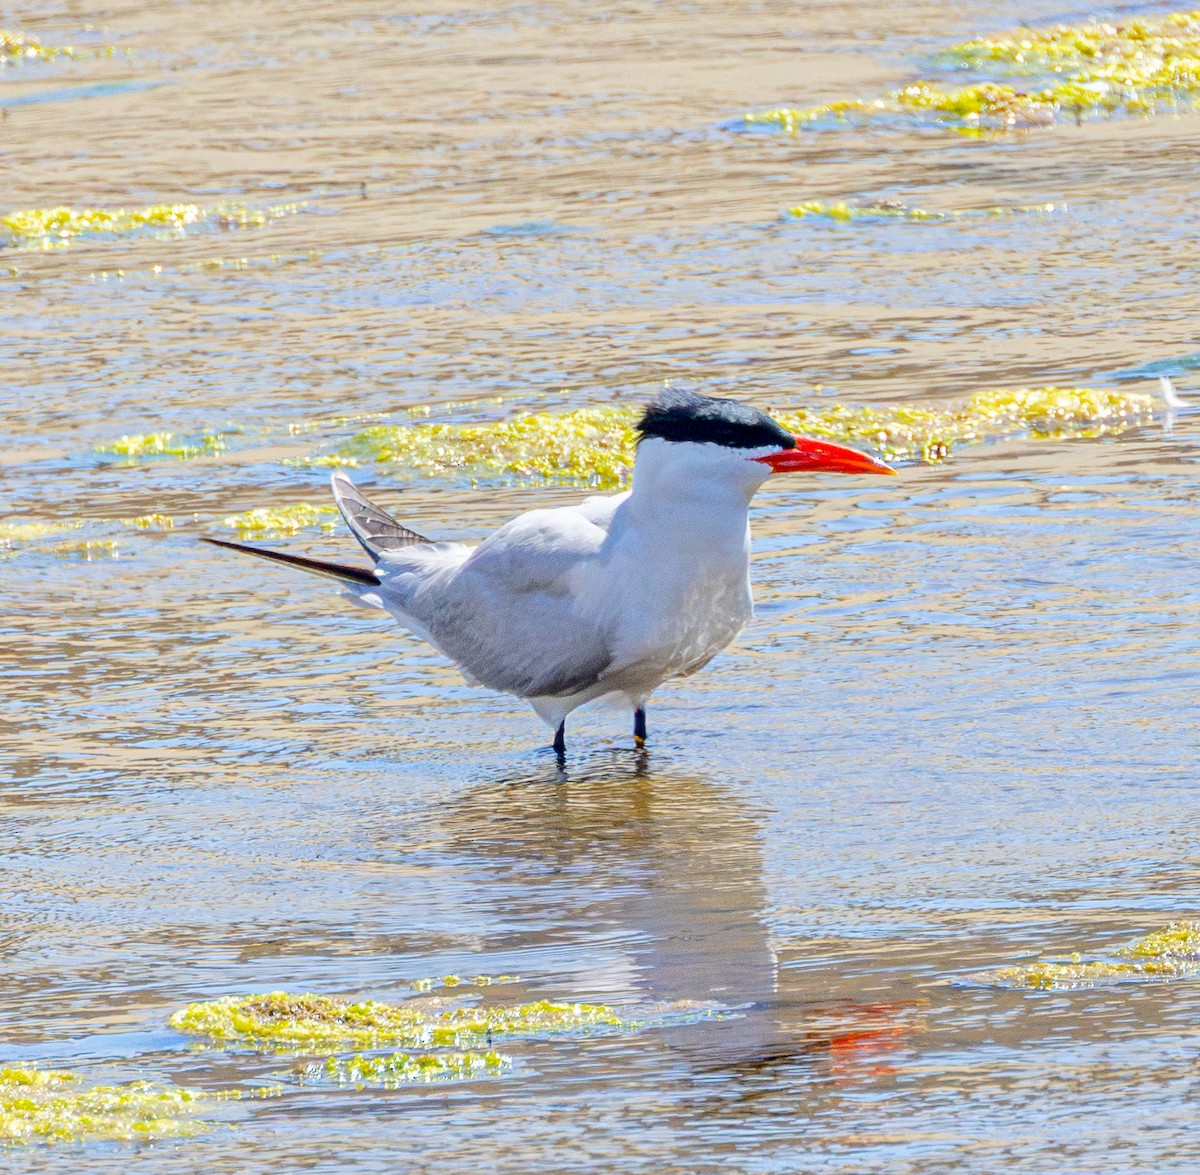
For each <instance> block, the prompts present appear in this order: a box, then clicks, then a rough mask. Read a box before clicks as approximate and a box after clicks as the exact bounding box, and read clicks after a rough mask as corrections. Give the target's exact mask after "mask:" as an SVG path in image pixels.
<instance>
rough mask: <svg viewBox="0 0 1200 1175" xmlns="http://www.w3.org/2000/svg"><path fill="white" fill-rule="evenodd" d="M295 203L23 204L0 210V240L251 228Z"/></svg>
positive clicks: (54, 243)
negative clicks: (2, 213) (265, 205)
mask: <svg viewBox="0 0 1200 1175" xmlns="http://www.w3.org/2000/svg"><path fill="white" fill-rule="evenodd" d="M301 207H302V205H300V204H276V205H273V206H271V207H269V208H252V207H251V206H250V205H248V204H241V203H232V204H218V205H215V206H213V207H204V206H201V205H199V204H152V205H149V206H148V207H144V208H68V207H66V206H60V207H55V208H23V209H18V210H16V211H14V212H9V213H8V214H7V215H5V216H0V228H3V230H4V232H5V234H6V235H7V240H5V239H4V236H2V235H0V245H8V246H10V247H14V246H18V245H25V246H29V245H34V246H38V247H40V248H54V247H62V246H65V245H69V244H70V243H71V242H72V241H74V240H76V239H77V238H80V237H89V236H91V237H129V236H135V235H137V234H140V233H144V232H147V231H153V230H158V234H159V235H160V236H162V235H167V236H176V237H178V236H182V235H184V234H185V232H186V230H188V229H192V228H210V229H233V228H257V227H261V226H262V225H264V224H268V223H270V222H271V221H273V220H279V219H280V218H281V217H284V216H291V215H293V214H295V213H297V212H299V211H300V209H301Z"/></svg>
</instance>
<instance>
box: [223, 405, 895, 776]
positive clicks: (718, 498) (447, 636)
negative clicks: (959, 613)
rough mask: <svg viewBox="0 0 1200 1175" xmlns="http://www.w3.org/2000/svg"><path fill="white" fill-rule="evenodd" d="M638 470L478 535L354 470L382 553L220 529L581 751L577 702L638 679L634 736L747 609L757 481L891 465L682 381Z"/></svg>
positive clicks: (336, 478) (340, 480)
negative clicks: (300, 573) (370, 488)
mask: <svg viewBox="0 0 1200 1175" xmlns="http://www.w3.org/2000/svg"><path fill="white" fill-rule="evenodd" d="M638 431H639V433H640V437H639V441H638V448H637V457H636V459H635V461H634V466H633V484H632V488H631V489H629V490H628V491H626V492H625V493H621V494H613V495H612V496H599V497H591V498H585V499H584V500H583V501H582V502H580V503H579V504H578V505H577V506H561V507H557V508H554V509H548V510H530V511H529V512H528V513H526V514H522V515H520V516H519V517H517V518H514V519H513V520H512V521H511V522H507V523H505V524H504V525H503V526H502V527H500V529H499V530H497V531H495V532H494V533H493V534H491V535H490V536H489V537H488V538H487V539H485V540H484V541H483V542H482V543H480V544H479V545H478V546H477V547H468V546H465V545H463V544H462V543H441V542H433V541H431V540H429V539H426V538H423V537H422V536H421V535H419V534H416V533H415V532H414V531H411V530H409V529H408V528H407V527H404V526H401V525H400V523H398V522H397V521H396V520H395V519H394V518H392V517H391V516H390V515H388V514H387V513H385V512H384V511H383V510H381V509H379V507H378V506H375V505H373V504H372V503H371V502H369V501H367V499H366V498H364V497H363V496H362V494H360V493H359V491H358V490H357V489H356V488H355V486H354V483H353V482H352V481H351V480H350V478H349V477H348V476H347V475H346V474H345V473H343V472H341V471H340V470H339V471H338V472H337V473H335V474H334V475H333V478H332V482H333V496H334V499H335V501H336V502H337V505H338V509H339V510H340V511H341V512H342V517H343V518H345V520H346V524H347V525H348V526H349V527H350V530H351V531H352V532H353V533H354V537H355V538H357V539H358V541H359V542H360V543H361V544H362V546H363V548H364V549H365V550H366V552H367V554H368V555H370V556H371V558H372V559H373V560H374V563H375V567H374V570H372V571H367V570H366V569H364V568H358V567H351V566H347V565H345V564H340V563H327V562H324V561H322V560H317V559H309V558H306V557H304V556H299V555H288V554H284V553H282V552H280V551H273V550H266V549H263V548H260V547H250V546H246V545H245V544H243V543H232V542H227V541H225V540H222V539H206V540H205V541H206V542H210V543H214V544H215V545H217V546H220V547H230V548H232V549H233V550H235V551H245V552H247V553H248V554H251V555H258V556H260V557H262V558H264V559H271V560H274V561H276V562H279V563H286V564H288V565H289V566H292V567H298V568H301V569H302V570H305V571H311V572H315V573H316V574H319V575H327V576H332V577H333V578H334V579H337V580H339V581H341V583H342V585H343V594H344V595H345V596H347V597H348V598H349V599H351V600H354V601H355V602H356V603H359V604H362V605H365V606H366V607H370V608H378V609H381V610H383V611H385V612H388V613H390V614H391V615H392V616H394V617H395V618H396V619H397V620H398V621H399V622H400V623H401V624H402V625H404V627H405V628H407V629H409V630H410V631H411V632H413V633H415V634H416V635H417V636H420V637H422V638H423V639H425V640H427V641H428V642H429V643H430V644H431V645H433V646H434V647H435V648H436V649H439V650H440V651H441V652H442V653H444V654H445V655H446V656H447V657H449V658H450V660H451V661H453V662H454V663H455V665H457V666H458V668H459V669H460V670H461V671H462V674H463V676H464V677H465V678H466V679H467V681H468V682H469V683H470V684H472V685H484V686H488V687H489V688H490V689H494V690H500V691H502V692H504V693H509V694H515V695H516V696H517V697H519V698H524V699H525V700H526V701H528V702H529V704H530V705H531V706H532V707H533V708H534V709H535V710H536V711H537V713H538V714H539V715H540V716H541V718H542V719H543V720H544V721H545V722H546V723H547V724H548V725H549V726H550V728H551V729H552V730H553V731H554V749H555V751H556V752H557V753H558V755H559V758H560V759H561V758H562V756H563V755H564V754H565V752H566V736H565V728H566V718H567V715H568V714H570V713H571V711H572V710H574V709H576V707H578V706H582V705H584V703H586V702H591V701H594V700H595V699H597V698H601V697H605V696H607V695H617V696H618V698H620V697H624V698H625V699H627V700H628V703H629V705H630V706H631V707H632V708H633V713H634V725H633V732H634V738H635V740H636V741H637V745H638V746H639V747H641V746H644V745H645V740H646V701H647V699H648V698H649V697H650V694H651V693H652V692H653V691H654V690H655V689H656V688H657V687H658V686H659V685H661V684H662V682H664V681H666V680H667V679H668V678H672V677H681V676H686V675H687V674H690V673H695V672H696V670H697V669H700V668H701V667H703V666H704V665H706V664H707V663H708V662H709V661H710V660H711V659H712V658H713V657H714V656H715V655H716V654H717V653H719V652H720V651H721V650H722V649H723V648H724V647H725V646H726V645H727V644H729V642H730V641H731V640H733V638H734V637H735V636H737V634H738V633H739V632H740V631H741V629H742V626H743V625H744V624H745V623H746V621H747V620H749V619H750V616H751V611H752V606H753V603H752V598H751V593H750V519H749V507H750V499H751V498H752V497H753V496H754V492H755V490H757V489H758V487H759V486H760V485H762V483H763V482H764V481H766V479H767V478H768V477H769V476H770V475H771V474H772V473H792V472H805V471H814V472H832V473H887V474H894V473H895V470H894V469H891V468H890V467H889V466H887V465H884V464H883V463H882V462H881V461H877V460H875V458H874V457H870V456H868V455H867V454H865V453H861V452H859V451H858V450H857V449H851V448H847V447H845V446H843V445H835V444H832V443H831V442H829V441H819V440H814V439H811V438H809V437H794V436H792V434H791V433H790V432H788V431H787V430H786V429H785V428H783V426H782V425H780V424H779V423H778V422H777V421H775V420H772V419H771V417H769V416H767V415H766V414H765V413H762V412H759V411H758V410H757V409H756V408H751V407H749V406H748V405H746V404H741V403H738V402H737V401H736V400H725V399H717V398H714V397H711V396H701V395H698V394H697V393H695V392H684V391H668V392H666V393H664V394H663V395H661V396H660V397H659V398H658V399H656V400H655V401H654V402H653V403H651V404H650V405H649V407H647V409H646V412H645V415H644V416H643V417H642V419H641V422H640V424H639V425H638Z"/></svg>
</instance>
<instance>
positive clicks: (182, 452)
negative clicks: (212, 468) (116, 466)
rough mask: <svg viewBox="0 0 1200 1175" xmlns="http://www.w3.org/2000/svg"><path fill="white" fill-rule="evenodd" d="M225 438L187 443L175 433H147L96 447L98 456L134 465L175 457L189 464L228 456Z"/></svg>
mask: <svg viewBox="0 0 1200 1175" xmlns="http://www.w3.org/2000/svg"><path fill="white" fill-rule="evenodd" d="M226 448H227V446H226V444H225V438H224V436H223V435H222V434H221V433H204V434H203V435H202V436H200V437H199V438H198V439H196V440H192V441H189V440H184V439H182V438H180V437H177V436H176V435H175V434H174V433H173V432H144V433H137V434H135V435H134V436H123V437H121V438H120V439H119V440H115V441H113V442H112V443H111V444H108V445H97V446H96V448H95V451H96V452H97V453H114V454H116V456H118V457H126V458H128V459H129V460H131V461H135V460H138V459H140V458H142V457H173V458H175V459H176V460H179V461H187V460H190V459H191V458H192V457H212V456H215V455H216V454H218V453H223V452H225V449H226Z"/></svg>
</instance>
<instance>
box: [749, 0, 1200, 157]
mask: <svg viewBox="0 0 1200 1175" xmlns="http://www.w3.org/2000/svg"><path fill="white" fill-rule="evenodd" d="M940 60H941V62H942V64H944V65H952V66H956V67H959V68H965V69H984V68H989V69H994V68H995V67H996V66H997V65H1003V66H1005V67H1007V68H1008V70H1009V72H1013V73H1024V74H1027V75H1031V76H1032V77H1034V78H1037V77H1041V78H1043V79H1044V80H1043V83H1042V84H1041V85H1040V86H1038V85H1034V86H1031V87H1029V88H1027V89H1022V88H1018V87H1016V86H1012V85H1008V84H1005V83H1002V82H995V81H991V80H986V81H979V82H973V83H970V84H967V85H962V86H944V85H942V84H940V83H938V82H932V81H927V80H920V81H916V82H913V83H912V84H910V85H907V86H902V87H900V88H899V89H896V90H892V91H890V92H889V93H887V94H885V95H884V96H883V97H880V98H877V99H875V100H873V101H868V102H862V101H842V102H831V103H825V104H824V105H821V106H813V107H808V108H804V107H779V108H776V109H774V110H766V111H761V112H758V113H751V114H748V115H746V120H747V121H748V122H751V123H760V124H773V125H776V126H779V127H780V128H782V129H783V130H785V131H788V132H790V133H795V132H796V131H798V130H800V129H802V128H804V127H807V126H811V125H813V124H814V123H819V122H822V121H828V120H830V119H839V120H842V121H845V120H847V119H848V117H849V116H850V115H856V116H859V117H860V118H872V117H875V116H878V115H881V114H883V115H886V114H892V115H895V114H903V113H924V114H932V115H934V116H936V117H937V118H938V119H939V121H941V122H943V123H944V124H946V125H948V126H951V127H954V128H957V129H968V130H970V129H984V128H986V129H992V130H1008V129H1011V128H1014V127H1032V126H1046V125H1049V124H1051V123H1054V122H1056V121H1059V120H1061V119H1062V118H1063V117H1064V116H1067V117H1070V118H1072V119H1075V120H1079V119H1082V118H1085V117H1089V116H1091V115H1096V114H1112V113H1116V112H1123V113H1127V114H1149V113H1153V112H1155V111H1157V110H1159V109H1160V108H1162V107H1165V106H1177V107H1187V108H1193V107H1195V106H1196V105H1197V103H1198V102H1200V10H1195V11H1182V12H1173V13H1168V14H1166V15H1163V16H1155V17H1137V18H1133V19H1129V20H1124V21H1120V22H1113V23H1108V22H1101V21H1092V22H1088V23H1084V24H1078V25H1054V26H1051V27H1048V28H1042V29H1032V28H1031V29H1021V30H1019V31H1018V32H1016V33H1012V34H1009V35H1006V36H1001V37H995V38H983V39H978V40H971V41H964V42H962V43H960V44H958V45H954V46H951V47H950V48H949V49H947V50H946V51H945V52H944V53H943V54H941V57H940Z"/></svg>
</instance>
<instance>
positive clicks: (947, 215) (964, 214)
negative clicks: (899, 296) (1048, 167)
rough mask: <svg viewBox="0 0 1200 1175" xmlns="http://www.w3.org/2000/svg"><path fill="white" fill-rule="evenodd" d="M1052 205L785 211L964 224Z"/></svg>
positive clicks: (822, 203) (824, 204)
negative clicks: (967, 221)
mask: <svg viewBox="0 0 1200 1175" xmlns="http://www.w3.org/2000/svg"><path fill="white" fill-rule="evenodd" d="M1055 207H1056V206H1055V205H1054V204H1024V205H1017V206H1013V207H1007V208H1006V207H1003V206H995V207H992V208H972V209H936V208H909V207H908V206H907V205H906V204H903V203H901V202H900V201H898V200H881V201H880V202H879V203H877V204H850V203H848V202H847V201H845V200H833V201H830V200H804V201H802V202H801V203H799V204H797V205H795V206H794V207H792V208H789V209H788V214H789V215H791V216H794V217H796V218H797V219H804V218H806V217H820V218H823V219H826V220H835V221H839V222H847V221H852V220H864V219H881V218H882V219H886V218H891V219H894V220H912V221H916V222H918V223H923V222H933V223H937V222H941V221H946V220H965V219H969V218H974V217H1000V216H1017V215H1019V214H1021V213H1024V212H1053V211H1054V210H1055Z"/></svg>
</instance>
